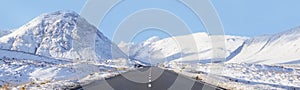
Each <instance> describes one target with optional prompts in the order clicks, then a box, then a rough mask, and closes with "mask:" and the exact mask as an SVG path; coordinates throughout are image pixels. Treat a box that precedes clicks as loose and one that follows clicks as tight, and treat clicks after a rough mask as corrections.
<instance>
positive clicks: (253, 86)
mask: <svg viewBox="0 0 300 90" xmlns="http://www.w3.org/2000/svg"><path fill="white" fill-rule="evenodd" d="M161 66H163V68H166V69H170V70H173V71H175V72H178V73H180V74H183V75H187V76H189V77H193V78H197V79H198V80H201V81H205V82H209V83H211V84H214V85H218V86H220V87H224V88H227V89H233V90H257V89H260V90H261V89H265V90H270V89H276V90H286V89H291V90H299V89H300V65H298V64H293V65H292V64H280V65H279V64H278V65H264V64H246V63H243V64H233V63H232V64H179V63H169V64H165V65H161ZM216 68H217V69H216Z"/></svg>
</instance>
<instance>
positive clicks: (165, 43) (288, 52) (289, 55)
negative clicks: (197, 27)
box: [118, 27, 300, 64]
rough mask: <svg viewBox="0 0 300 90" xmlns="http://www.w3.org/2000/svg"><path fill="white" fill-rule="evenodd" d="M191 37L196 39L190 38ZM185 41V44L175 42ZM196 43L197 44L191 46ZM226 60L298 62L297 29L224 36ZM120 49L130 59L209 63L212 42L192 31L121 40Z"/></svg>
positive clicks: (298, 44) (206, 36) (299, 61)
mask: <svg viewBox="0 0 300 90" xmlns="http://www.w3.org/2000/svg"><path fill="white" fill-rule="evenodd" d="M192 39H194V40H195V41H193V40H192ZM178 41H179V42H180V41H185V42H186V43H181V44H180V43H178ZM190 44H196V46H197V47H190ZM225 44H226V48H225V49H222V50H223V51H225V52H226V56H227V57H226V59H225V62H226V63H262V64H295V63H300V28H299V27H297V28H293V29H291V30H288V31H285V32H281V33H277V34H274V35H264V36H257V37H253V38H248V37H240V36H229V35H225ZM118 46H119V47H120V48H121V49H122V51H124V52H125V53H126V54H128V55H129V57H131V58H133V59H138V60H143V61H145V62H165V61H166V62H169V61H180V62H187V63H198V62H200V63H211V59H213V58H212V54H213V51H212V49H211V48H212V45H211V40H210V37H209V35H208V34H207V33H195V34H191V35H183V36H176V37H170V38H165V39H159V37H152V38H150V39H149V40H147V41H145V42H142V43H138V44H133V43H124V42H122V43H120V44H119V45H118Z"/></svg>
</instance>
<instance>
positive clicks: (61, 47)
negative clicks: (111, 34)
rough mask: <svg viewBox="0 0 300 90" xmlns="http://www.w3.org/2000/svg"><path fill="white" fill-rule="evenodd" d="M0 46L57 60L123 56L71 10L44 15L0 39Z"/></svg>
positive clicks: (114, 46)
mask: <svg viewBox="0 0 300 90" xmlns="http://www.w3.org/2000/svg"><path fill="white" fill-rule="evenodd" d="M0 49H4V50H10V51H19V52H26V53H30V54H35V55H40V56H46V57H51V58H56V59H72V60H82V59H85V60H92V59H93V60H94V59H96V60H107V59H113V58H126V55H125V54H124V53H123V52H122V51H121V50H120V49H119V48H118V47H117V45H115V44H113V43H112V42H111V41H110V40H109V39H108V38H107V37H105V36H104V35H103V34H102V33H101V32H100V31H99V30H98V29H97V28H96V27H94V26H92V25H91V24H89V23H88V22H87V21H86V20H85V19H84V18H82V17H80V16H79V15H78V14H77V13H75V12H72V11H57V12H53V13H48V14H43V15H41V16H38V17H37V18H35V19H33V20H32V21H30V22H29V23H28V24H26V25H24V26H22V27H20V28H18V29H16V30H14V32H12V33H10V34H8V35H5V36H3V37H1V38H0Z"/></svg>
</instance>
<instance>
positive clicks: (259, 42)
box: [228, 27, 300, 64]
mask: <svg viewBox="0 0 300 90" xmlns="http://www.w3.org/2000/svg"><path fill="white" fill-rule="evenodd" d="M299 54H300V27H297V28H293V29H291V30H288V31H285V32H281V33H277V34H274V35H264V36H259V37H254V38H252V39H249V40H246V41H245V43H244V44H243V45H242V46H240V47H239V49H237V50H236V51H235V53H233V54H232V55H231V57H230V58H228V59H230V61H228V62H229V63H263V64H278V63H300V55H299Z"/></svg>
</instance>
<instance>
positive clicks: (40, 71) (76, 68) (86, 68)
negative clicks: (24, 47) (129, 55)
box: [0, 59, 132, 90]
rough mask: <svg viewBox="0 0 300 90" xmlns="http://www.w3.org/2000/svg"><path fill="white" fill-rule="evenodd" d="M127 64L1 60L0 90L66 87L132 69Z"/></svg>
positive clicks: (83, 83) (38, 89)
mask: <svg viewBox="0 0 300 90" xmlns="http://www.w3.org/2000/svg"><path fill="white" fill-rule="evenodd" d="M121 61H122V60H121ZM115 63H117V62H115ZM126 65H127V64H126ZM126 65H125V64H124V66H118V65H113V64H111V65H109V64H105V63H87V62H85V63H83V62H77V63H71V62H69V63H64V64H55V63H53V64H49V63H47V62H43V61H36V60H3V59H1V60H0V89H1V87H9V89H16V90H18V89H29V90H41V89H58V90H60V89H68V88H72V87H76V86H79V85H85V84H88V83H91V82H92V81H95V80H101V79H104V78H108V77H113V76H115V75H118V74H120V73H122V72H126V71H128V70H131V69H132V68H131V67H129V66H126ZM125 66H126V67H125Z"/></svg>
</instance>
